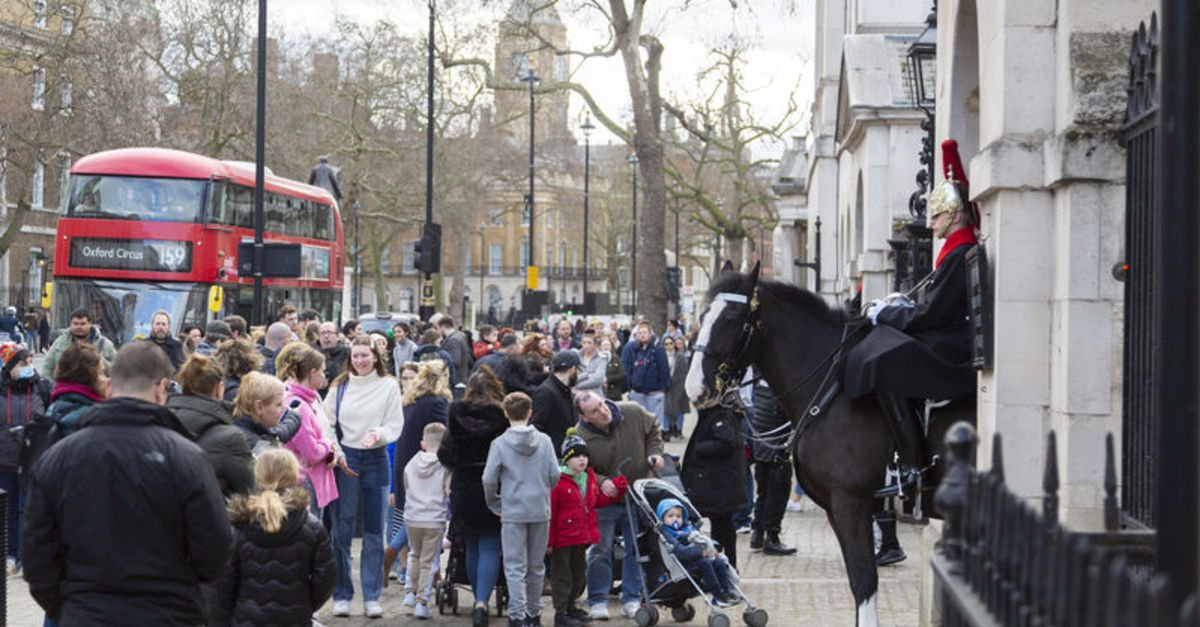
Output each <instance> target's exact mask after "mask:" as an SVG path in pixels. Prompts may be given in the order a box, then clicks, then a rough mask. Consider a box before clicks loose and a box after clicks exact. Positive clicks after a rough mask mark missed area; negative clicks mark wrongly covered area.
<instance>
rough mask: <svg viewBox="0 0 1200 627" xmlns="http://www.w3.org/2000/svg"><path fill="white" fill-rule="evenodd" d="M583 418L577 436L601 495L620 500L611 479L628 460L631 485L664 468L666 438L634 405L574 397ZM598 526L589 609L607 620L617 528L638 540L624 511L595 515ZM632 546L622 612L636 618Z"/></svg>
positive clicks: (589, 395) (613, 508)
mask: <svg viewBox="0 0 1200 627" xmlns="http://www.w3.org/2000/svg"><path fill="white" fill-rule="evenodd" d="M575 409H576V410H578V412H579V427H578V434H579V435H580V436H581V437H583V440H584V442H586V443H587V447H588V451H589V453H590V457H591V465H592V468H593V469H594V470H595V471H596V476H597V478H598V479H600V480H601V483H600V490H601V491H602V492H604V494H605V495H607V496H609V497H613V496H616V494H617V488H616V486H615V485H613V482H612V477H615V476H617V474H618V469H617V465H618V464H620V463H621V462H622V461H624V460H626V459H628V460H629V461H627V462H626V463H625V464H624V465H623V466H622V467H621V468H620V474H622V475H624V476H625V477H626V478H627V479H628V480H629V482H630V483H633V481H634V480H636V479H644V478H647V477H650V476H652V473H653V472H655V471H658V470H659V469H661V468H662V466H663V442H662V433H661V432H660V431H659V427H658V421H657V420H655V419H654V415H653V414H651V413H650V412H648V411H646V410H645V409H642V406H641V405H638V404H637V403H632V402H621V403H614V402H613V401H610V400H607V399H605V398H603V397H601V396H600V395H599V394H596V393H595V392H590V391H589V392H581V393H579V394H578V395H576V396H575ZM596 515H597V517H598V518H599V522H600V542H599V543H598V544H595V545H593V546H592V547H591V548H590V549H589V550H588V574H587V581H588V604H589V605H590V606H591V614H592V618H594V619H597V620H606V619H608V601H607V598H608V591H609V589H610V588H611V587H612V579H613V577H612V547H613V536H614V534H615V533H616V528H617V524H618V523H619V524H620V525H621V533H622V534H623V536H624V537H625V538H636V537H637V534H636V531H637V530H636V529H633V528H632V527H631V526H630V524H629V517H628V516H626V514H625V508H624V506H623V505H620V504H617V505H609V506H607V507H601V508H600V509H598V510H596ZM635 549H636V546H635V543H634V542H626V543H625V561H624V562H623V563H622V568H621V610H622V613H624V614H625V616H626V617H627V618H633V615H634V613H635V612H637V610H638V608H639V607H641V601H640V599H641V587H642V579H641V573H640V571H639V568H638V563H637V555H636V554H635V552H634V550H635Z"/></svg>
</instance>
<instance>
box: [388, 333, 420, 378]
mask: <svg viewBox="0 0 1200 627" xmlns="http://www.w3.org/2000/svg"><path fill="white" fill-rule="evenodd" d="M416 352H417V343H416V342H414V341H412V340H410V339H408V338H404V341H403V342H396V346H395V348H393V349H392V368H393V369H394V370H395V373H396V378H399V377H400V367H401V366H403V365H404V364H405V363H407V362H410V361H413V354H414V353H416Z"/></svg>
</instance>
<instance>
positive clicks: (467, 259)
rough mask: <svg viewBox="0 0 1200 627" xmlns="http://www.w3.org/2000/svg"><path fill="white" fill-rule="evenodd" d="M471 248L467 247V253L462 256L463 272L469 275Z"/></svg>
mask: <svg viewBox="0 0 1200 627" xmlns="http://www.w3.org/2000/svg"><path fill="white" fill-rule="evenodd" d="M471 252H472V251H471V247H470V246H467V252H466V254H464V255H463V272H465V273H467V274H470V273H471Z"/></svg>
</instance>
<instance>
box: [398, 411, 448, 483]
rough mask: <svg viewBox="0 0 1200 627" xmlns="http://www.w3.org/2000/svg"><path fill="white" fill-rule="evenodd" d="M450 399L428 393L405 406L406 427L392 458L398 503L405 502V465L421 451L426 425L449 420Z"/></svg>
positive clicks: (401, 432)
mask: <svg viewBox="0 0 1200 627" xmlns="http://www.w3.org/2000/svg"><path fill="white" fill-rule="evenodd" d="M449 406H450V401H448V400H446V399H445V398H442V397H441V396H436V395H433V394H427V395H425V396H422V397H420V398H418V399H417V400H415V401H413V403H412V404H411V405H405V407H404V427H403V428H402V429H401V430H400V437H399V438H398V439H397V440H396V448H395V452H394V453H393V457H394V459H393V460H392V492H393V493H395V495H396V505H397V506H400V505H402V504H403V503H404V467H405V466H407V465H408V462H410V461H412V458H413V457H416V455H417V453H419V452H421V438H423V437H424V434H425V426H426V425H429V424H432V423H435V422H440V423H442V424H446V423H447V422H448V418H447V411H448V409H449Z"/></svg>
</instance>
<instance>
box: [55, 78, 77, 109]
mask: <svg viewBox="0 0 1200 627" xmlns="http://www.w3.org/2000/svg"><path fill="white" fill-rule="evenodd" d="M74 104H75V86H74V85H72V84H71V83H69V82H67V81H66V79H64V80H63V83H62V92H61V93H60V94H59V95H58V110H59V111H61V112H62V113H71V107H72V106H73V105H74Z"/></svg>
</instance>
